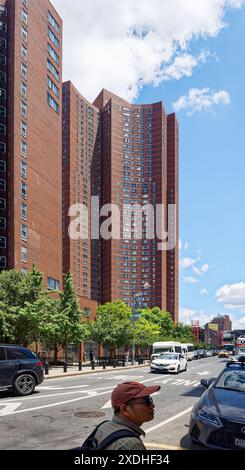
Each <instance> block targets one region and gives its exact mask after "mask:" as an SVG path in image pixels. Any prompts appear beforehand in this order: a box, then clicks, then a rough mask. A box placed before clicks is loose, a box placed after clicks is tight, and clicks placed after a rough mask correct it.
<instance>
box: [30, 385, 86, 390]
mask: <svg viewBox="0 0 245 470" xmlns="http://www.w3.org/2000/svg"><path fill="white" fill-rule="evenodd" d="M85 387H89V385H75V386H74V387H53V386H52V385H51V386H50V387H49V386H46V385H39V386H38V387H36V388H35V390H68V389H69V388H85Z"/></svg>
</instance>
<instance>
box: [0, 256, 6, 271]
mask: <svg viewBox="0 0 245 470" xmlns="http://www.w3.org/2000/svg"><path fill="white" fill-rule="evenodd" d="M0 268H6V256H0Z"/></svg>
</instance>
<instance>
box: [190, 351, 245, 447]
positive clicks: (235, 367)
mask: <svg viewBox="0 0 245 470" xmlns="http://www.w3.org/2000/svg"><path fill="white" fill-rule="evenodd" d="M201 384H202V385H203V386H204V387H206V388H207V390H206V391H205V392H204V393H203V395H202V396H201V398H200V400H199V401H198V402H197V403H196V404H195V405H194V407H193V410H192V413H191V418H190V423H189V436H190V438H191V439H192V440H193V441H197V442H199V443H202V444H204V445H205V446H207V447H209V448H214V449H233V450H238V449H240V450H245V359H244V360H242V361H241V362H233V363H232V362H231V363H228V364H227V366H226V368H225V369H224V370H223V371H222V372H221V373H220V375H219V376H218V378H217V379H214V380H213V381H212V380H211V381H210V380H206V379H202V380H201Z"/></svg>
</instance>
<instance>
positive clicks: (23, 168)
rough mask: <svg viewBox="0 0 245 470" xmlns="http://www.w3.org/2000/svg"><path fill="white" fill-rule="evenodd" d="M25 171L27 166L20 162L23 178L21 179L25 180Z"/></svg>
mask: <svg viewBox="0 0 245 470" xmlns="http://www.w3.org/2000/svg"><path fill="white" fill-rule="evenodd" d="M26 169H27V164H26V163H25V162H21V176H23V178H26Z"/></svg>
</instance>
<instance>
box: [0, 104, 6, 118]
mask: <svg viewBox="0 0 245 470" xmlns="http://www.w3.org/2000/svg"><path fill="white" fill-rule="evenodd" d="M0 116H1V117H6V108H5V107H4V106H0Z"/></svg>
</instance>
